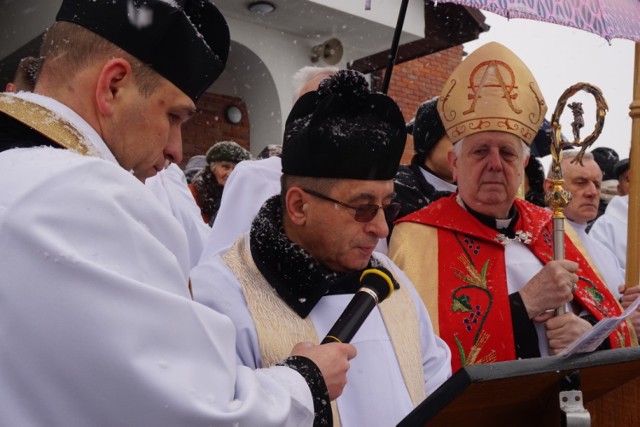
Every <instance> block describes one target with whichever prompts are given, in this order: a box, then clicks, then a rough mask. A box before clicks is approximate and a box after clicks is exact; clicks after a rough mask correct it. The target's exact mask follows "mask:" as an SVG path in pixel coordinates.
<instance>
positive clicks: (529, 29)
mask: <svg viewBox="0 0 640 427" xmlns="http://www.w3.org/2000/svg"><path fill="white" fill-rule="evenodd" d="M483 13H484V14H485V16H486V17H487V24H489V25H490V26H491V30H489V31H488V32H486V33H483V34H481V35H480V39H479V40H476V41H474V42H471V43H467V44H466V45H465V51H466V52H469V53H470V52H472V51H473V50H475V49H476V48H477V47H479V46H481V45H483V44H485V43H488V42H490V41H496V42H499V43H502V44H503V45H505V46H507V47H508V48H509V49H511V50H512V51H514V52H515V53H516V54H517V55H518V56H519V57H520V58H522V60H523V61H524V62H525V63H526V64H527V65H528V67H529V68H530V69H531V71H532V72H533V74H534V76H535V77H536V80H537V81H538V84H539V85H540V88H541V90H542V92H543V95H544V97H545V100H546V102H547V105H548V107H549V111H548V112H547V116H546V117H547V119H551V115H552V114H553V110H554V109H555V107H556V103H557V102H558V99H559V98H560V96H561V95H562V93H563V92H564V91H565V90H566V89H567V88H568V87H570V86H571V85H573V84H575V83H578V82H587V83H591V84H592V85H594V86H597V87H599V88H600V89H601V90H602V93H603V95H604V98H605V99H606V101H607V103H608V105H609V111H608V113H607V116H606V119H605V125H604V129H603V131H602V134H601V135H600V138H599V139H598V140H597V141H596V142H595V144H594V145H593V146H592V148H595V147H601V146H606V147H611V148H613V149H614V150H616V151H617V152H618V154H619V155H620V158H625V157H628V155H629V147H630V141H631V118H630V117H629V105H630V104H631V102H632V101H633V67H634V64H633V61H634V42H633V41H630V40H622V39H618V40H612V42H611V45H609V43H607V41H606V40H605V39H604V38H603V37H600V36H597V35H594V34H591V33H588V32H586V31H581V30H577V29H574V28H569V27H563V26H560V25H556V24H549V23H546V22H538V21H531V20H526V19H511V20H507V19H506V18H503V17H501V16H499V15H495V14H492V13H489V12H483ZM573 101H581V102H583V106H584V111H585V115H584V119H585V127H584V128H583V130H582V132H581V136H582V137H583V138H584V137H585V136H587V135H588V134H590V133H591V132H592V131H593V124H594V122H595V102H594V99H593V96H591V95H588V94H586V93H584V95H580V96H579V97H578V96H576V97H575V98H572V101H570V102H573ZM571 119H572V115H571V111H570V110H569V109H568V108H566V109H565V111H564V113H563V115H562V120H561V122H560V123H561V125H562V133H563V134H564V135H565V136H567V137H569V138H570V137H571V135H572V134H571V125H570V123H571Z"/></svg>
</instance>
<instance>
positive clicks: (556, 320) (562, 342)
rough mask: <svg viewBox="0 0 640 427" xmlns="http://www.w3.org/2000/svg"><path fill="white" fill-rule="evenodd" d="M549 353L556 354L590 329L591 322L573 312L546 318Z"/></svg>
mask: <svg viewBox="0 0 640 427" xmlns="http://www.w3.org/2000/svg"><path fill="white" fill-rule="evenodd" d="M544 326H545V327H546V328H547V340H548V341H549V354H551V355H556V354H558V353H560V352H561V351H562V350H564V349H565V348H566V347H568V346H569V345H571V344H572V343H573V342H574V341H575V340H577V339H578V338H580V337H581V336H582V335H584V334H586V333H587V332H588V331H589V330H591V328H592V326H591V323H589V322H587V321H586V320H584V319H581V318H580V317H578V316H576V315H575V314H573V313H565V314H563V315H561V316H555V317H552V318H551V319H549V320H547V322H546V323H545V324H544Z"/></svg>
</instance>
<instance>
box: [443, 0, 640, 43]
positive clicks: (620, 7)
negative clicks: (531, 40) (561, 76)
mask: <svg viewBox="0 0 640 427" xmlns="http://www.w3.org/2000/svg"><path fill="white" fill-rule="evenodd" d="M438 3H455V4H459V5H462V6H467V7H472V8H475V9H482V10H485V11H487V12H493V13H496V14H498V15H502V16H505V17H507V18H509V19H510V18H525V19H533V20H537V21H545V22H550V23H553V24H558V25H563V26H565V27H574V28H577V29H579V30H584V31H589V32H591V33H594V34H598V35H600V36H602V37H604V38H606V39H607V40H611V39H614V38H622V39H628V40H633V41H635V42H640V1H638V0H436V1H435V4H436V5H437V4H438Z"/></svg>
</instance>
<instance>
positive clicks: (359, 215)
mask: <svg viewBox="0 0 640 427" xmlns="http://www.w3.org/2000/svg"><path fill="white" fill-rule="evenodd" d="M302 191H304V192H305V193H307V194H311V195H312V196H315V197H317V198H318V199H322V200H326V201H328V202H333V203H336V204H338V205H340V206H343V207H345V208H349V209H353V210H354V211H356V213H355V216H354V219H355V220H356V221H358V222H369V221H371V220H373V218H375V217H376V215H377V214H378V209H382V212H383V213H384V218H385V219H386V220H387V222H391V221H393V220H394V219H395V218H396V216H398V212H400V203H389V204H388V205H385V206H380V205H371V204H366V205H358V206H351V205H348V204H346V203H344V202H341V201H339V200H336V199H332V198H331V197H329V196H325V195H324V194H322V193H318V192H317V191H313V190H308V189H306V188H303V189H302Z"/></svg>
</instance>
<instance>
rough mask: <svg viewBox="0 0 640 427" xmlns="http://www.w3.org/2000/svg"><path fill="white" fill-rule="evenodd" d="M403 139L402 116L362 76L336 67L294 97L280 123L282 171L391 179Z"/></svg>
mask: <svg viewBox="0 0 640 427" xmlns="http://www.w3.org/2000/svg"><path fill="white" fill-rule="evenodd" d="M406 139H407V133H406V129H405V123H404V118H403V116H402V113H401V112H400V109H399V108H398V105H397V104H396V103H395V102H394V101H393V100H392V99H391V98H389V97H388V96H386V95H383V94H380V93H371V92H370V90H369V84H368V83H367V81H366V79H365V78H364V76H363V75H362V74H361V73H359V72H357V71H353V70H341V71H339V72H337V73H336V74H334V75H333V76H331V77H329V78H326V79H324V80H323V81H322V82H321V83H320V86H319V87H318V90H317V91H312V92H309V93H307V94H305V95H303V96H302V97H300V98H299V99H298V101H297V102H296V103H295V105H294V106H293V109H292V110H291V113H290V114H289V117H288V118H287V123H286V125H285V133H284V142H283V146H282V173H284V174H287V175H297V176H307V177H317V178H343V179H363V180H388V179H393V177H394V176H395V175H396V172H397V170H398V166H399V164H400V158H401V157H402V153H403V151H404V145H405V142H406Z"/></svg>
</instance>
